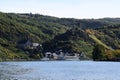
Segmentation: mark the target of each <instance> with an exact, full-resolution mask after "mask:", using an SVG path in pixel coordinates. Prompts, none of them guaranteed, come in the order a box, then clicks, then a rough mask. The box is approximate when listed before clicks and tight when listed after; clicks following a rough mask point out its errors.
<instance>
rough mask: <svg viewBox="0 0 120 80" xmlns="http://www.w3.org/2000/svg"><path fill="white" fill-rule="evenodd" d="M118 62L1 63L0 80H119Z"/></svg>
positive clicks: (119, 64)
mask: <svg viewBox="0 0 120 80" xmlns="http://www.w3.org/2000/svg"><path fill="white" fill-rule="evenodd" d="M119 67H120V63H119V62H93V61H45V62H37V61H35V62H1V63H0V80H120V68H119Z"/></svg>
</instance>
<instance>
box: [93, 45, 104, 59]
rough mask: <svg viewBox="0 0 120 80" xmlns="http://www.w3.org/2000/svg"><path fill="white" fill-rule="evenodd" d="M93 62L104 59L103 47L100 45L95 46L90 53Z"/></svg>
mask: <svg viewBox="0 0 120 80" xmlns="http://www.w3.org/2000/svg"><path fill="white" fill-rule="evenodd" d="M92 55H93V60H95V61H97V60H104V58H105V47H104V46H102V45H99V44H98V45H96V46H95V47H94V49H93V52H92Z"/></svg>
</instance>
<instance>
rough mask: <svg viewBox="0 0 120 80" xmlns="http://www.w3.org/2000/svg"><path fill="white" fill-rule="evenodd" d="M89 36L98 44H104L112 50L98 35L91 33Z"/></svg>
mask: <svg viewBox="0 0 120 80" xmlns="http://www.w3.org/2000/svg"><path fill="white" fill-rule="evenodd" d="M89 37H90V38H92V39H93V40H94V41H95V42H96V43H97V44H100V45H102V46H104V47H105V48H106V49H110V50H112V49H111V48H110V47H109V46H107V45H106V44H105V43H103V42H102V41H101V40H99V39H98V38H97V37H96V36H94V35H90V34H89Z"/></svg>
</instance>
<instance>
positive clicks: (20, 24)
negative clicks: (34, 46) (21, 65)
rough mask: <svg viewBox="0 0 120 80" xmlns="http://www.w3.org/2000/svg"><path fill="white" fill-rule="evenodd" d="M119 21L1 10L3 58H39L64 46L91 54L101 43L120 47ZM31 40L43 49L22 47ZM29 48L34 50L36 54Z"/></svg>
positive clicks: (63, 48)
mask: <svg viewBox="0 0 120 80" xmlns="http://www.w3.org/2000/svg"><path fill="white" fill-rule="evenodd" d="M119 23H120V19H119V18H103V19H73V18H56V17H51V16H44V15H40V14H32V13H26V14H18V13H2V12H0V59H3V58H4V57H5V58H6V59H18V58H20V59H28V58H30V57H31V56H34V57H31V58H36V57H41V56H42V55H41V53H42V52H47V51H50V52H55V51H56V50H60V49H62V50H63V51H64V52H71V53H72V52H76V53H80V52H84V53H85V54H86V55H88V56H91V53H92V50H93V47H94V45H95V44H97V43H99V44H102V45H103V46H105V47H106V48H108V49H109V48H113V49H119V48H120V25H119ZM87 29H91V30H92V31H93V32H94V33H95V34H94V35H92V36H91V35H90V34H89V33H88V32H86V30H87ZM27 41H31V42H32V43H39V44H42V45H43V49H42V51H39V50H34V51H33V50H30V49H29V50H28V49H23V48H21V44H25V43H26V42H27ZM22 47H23V46H22ZM26 52H27V53H28V52H29V53H30V52H34V53H35V55H34V54H32V55H31V54H30V55H28V54H26ZM36 53H37V54H36ZM38 53H40V54H39V55H38Z"/></svg>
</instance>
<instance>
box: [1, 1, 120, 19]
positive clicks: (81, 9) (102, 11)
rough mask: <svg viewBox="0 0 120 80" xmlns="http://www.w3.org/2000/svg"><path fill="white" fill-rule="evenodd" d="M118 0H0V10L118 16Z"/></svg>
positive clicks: (59, 14)
mask: <svg viewBox="0 0 120 80" xmlns="http://www.w3.org/2000/svg"><path fill="white" fill-rule="evenodd" d="M119 8H120V0H0V11H1V12H7V13H9V12H10V13H11V12H12V13H33V14H35V13H37V14H42V15H49V16H54V17H60V18H77V19H91V18H94V19H96V18H105V17H111V18H116V17H120V9H119Z"/></svg>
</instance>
